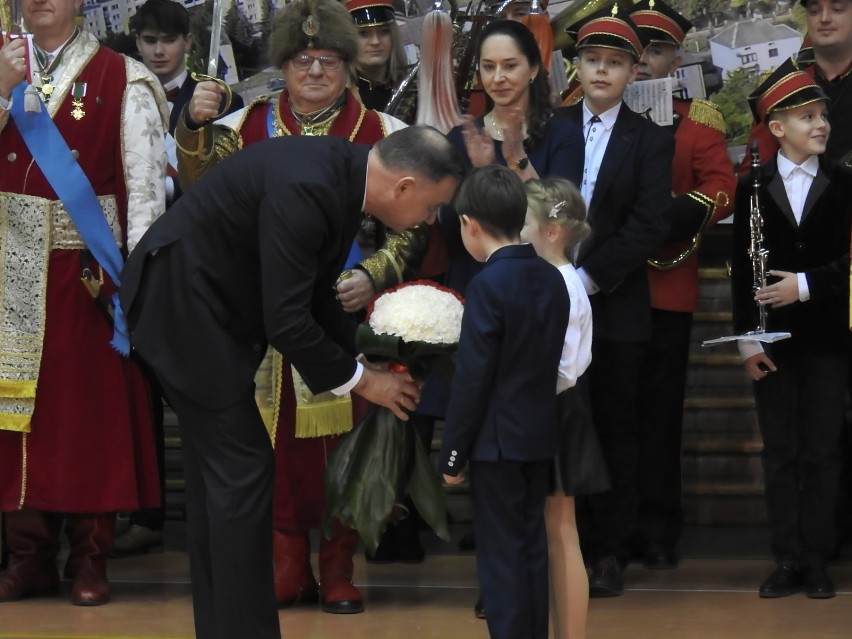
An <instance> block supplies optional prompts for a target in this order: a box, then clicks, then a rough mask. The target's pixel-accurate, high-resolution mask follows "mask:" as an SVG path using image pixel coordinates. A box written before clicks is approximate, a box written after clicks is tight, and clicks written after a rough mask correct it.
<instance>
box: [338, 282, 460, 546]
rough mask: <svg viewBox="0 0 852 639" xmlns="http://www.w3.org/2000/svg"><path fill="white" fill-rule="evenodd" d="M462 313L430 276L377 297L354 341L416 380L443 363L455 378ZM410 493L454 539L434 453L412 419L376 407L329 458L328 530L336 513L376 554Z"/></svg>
mask: <svg viewBox="0 0 852 639" xmlns="http://www.w3.org/2000/svg"><path fill="white" fill-rule="evenodd" d="M463 312H464V304H463V300H462V298H461V297H460V296H459V295H458V294H457V293H456V292H455V291H452V290H450V289H447V288H444V287H442V286H438V285H437V284H434V283H433V282H429V281H421V280H418V281H415V282H409V283H406V284H402V285H401V286H398V287H395V288H392V289H388V290H387V291H385V292H384V293H382V294H381V295H379V296H378V297H377V298H376V299H374V300H373V302H372V303H371V304H370V307H369V308H368V310H367V322H365V323H363V324H361V325H360V326H359V327H358V333H357V334H356V338H355V341H356V344H357V346H358V349H359V350H360V351H361V352H362V353H364V354H365V355H368V356H374V357H379V358H382V359H384V360H389V361H390V362H391V365H390V366H391V369H392V370H397V371H401V370H407V371H409V372H410V374H411V376H412V377H414V378H415V379H417V380H423V379H425V377H426V375H427V374H428V372H429V371H430V370H431V369H432V367H433V366H442V367H445V370H446V372H447V374H448V375H451V374H452V358H453V355H454V354H455V350H456V345H457V343H458V339H459V334H460V333H461V318H462V313H463ZM406 494H408V495H410V496H411V499H412V501H413V502H414V505H415V506H416V507H417V511H418V512H419V513H420V516H421V517H422V518H423V521H425V522H426V523H428V524H429V525H430V526H431V527H432V529H433V530H434V531H435V532H436V534H437V535H438V536H439V537H440V538H441V539H445V540H446V539H449V531H448V530H447V507H446V497H445V493H444V489H443V487H442V486H441V481H440V479H439V478H438V475H437V473H436V472H435V470H434V468H433V466H432V464H431V462H430V460H429V454H428V452H427V451H426V450H424V448H423V445H422V444H421V443H420V439H419V438H418V437H417V435H416V433H414V432H413V429H412V428H411V427H410V426H409V425H408V424H406V423H405V422H403V421H402V420H400V419H398V418H397V417H396V416H395V415H394V414H393V413H392V412H391V411H390V410H388V409H386V408H383V407H380V406H373V407H372V408H371V409H370V411H369V412H368V413H367V415H366V416H365V417H364V419H362V420H361V422H359V423H358V425H357V426H356V427H355V428H353V429H352V430H351V431H350V432H349V433H347V434H346V435H344V436H343V438H342V439H341V441H340V443H339V444H338V446H337V447H336V448H335V450H334V452H333V453H332V455H331V457H330V458H329V462H328V468H327V469H326V509H325V516H324V524H325V528H326V531H327V532H328V531H330V529H331V523H332V521H333V520H334V519H335V518H338V519H340V520H341V522H343V523H344V524H346V525H348V526H351V527H352V528H355V529H356V530H358V532H359V533H360V535H361V539H362V541H363V542H364V545H365V546H366V547H367V549H368V550H370V551H375V549H376V547H377V546H378V544H379V539H380V538H381V535H382V533H383V532H384V529H385V527H386V526H387V524H388V522H389V520H390V519H391V518H392V516H393V513H394V505H395V504H397V503H398V502H401V501H402V499H403V498H404V497H405V495H406Z"/></svg>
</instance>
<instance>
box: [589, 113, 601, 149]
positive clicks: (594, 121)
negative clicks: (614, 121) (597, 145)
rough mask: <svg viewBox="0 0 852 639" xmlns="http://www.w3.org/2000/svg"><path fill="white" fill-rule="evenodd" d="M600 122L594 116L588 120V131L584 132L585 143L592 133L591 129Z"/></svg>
mask: <svg viewBox="0 0 852 639" xmlns="http://www.w3.org/2000/svg"><path fill="white" fill-rule="evenodd" d="M600 121H601V119H600V118H599V117H598V116H596V115H593V116H592V118H591V119H590V120H589V130H588V131H587V132H586V142H587V143H588V141H589V135H590V134H591V133H592V127H593V126H594V125H595V124H597V123H598V122H600Z"/></svg>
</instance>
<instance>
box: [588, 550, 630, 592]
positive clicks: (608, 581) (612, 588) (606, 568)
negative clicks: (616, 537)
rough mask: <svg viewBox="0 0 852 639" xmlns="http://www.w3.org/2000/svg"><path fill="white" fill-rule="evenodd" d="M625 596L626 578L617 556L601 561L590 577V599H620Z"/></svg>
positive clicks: (610, 556)
mask: <svg viewBox="0 0 852 639" xmlns="http://www.w3.org/2000/svg"><path fill="white" fill-rule="evenodd" d="M623 594H624V577H622V575H621V565H620V564H619V563H618V559H616V558H615V555H609V556H607V557H604V558H603V559H601V560H600V561H599V562H598V563H597V564H595V567H594V568H593V569H592V574H591V575H590V576H589V597H618V596H620V595H623Z"/></svg>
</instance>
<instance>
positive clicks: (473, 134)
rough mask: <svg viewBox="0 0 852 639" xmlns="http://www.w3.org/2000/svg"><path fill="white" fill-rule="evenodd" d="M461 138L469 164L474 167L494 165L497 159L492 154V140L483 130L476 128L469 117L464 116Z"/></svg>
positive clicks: (494, 154) (493, 153)
mask: <svg viewBox="0 0 852 639" xmlns="http://www.w3.org/2000/svg"><path fill="white" fill-rule="evenodd" d="M462 138H464V146H465V149H466V150H467V155H468V157H469V158H470V162H471V164H473V166H474V167H480V166H488V165H489V164H494V161H495V159H496V157H497V155H496V153H495V152H494V139H493V138H492V137H491V135H490V134H489V133H488V131H486V130H485V128H482V129H480V128H479V127H477V126H476V123H475V122H474V119H473V118H472V117H471V116H466V117H465V120H464V124H462Z"/></svg>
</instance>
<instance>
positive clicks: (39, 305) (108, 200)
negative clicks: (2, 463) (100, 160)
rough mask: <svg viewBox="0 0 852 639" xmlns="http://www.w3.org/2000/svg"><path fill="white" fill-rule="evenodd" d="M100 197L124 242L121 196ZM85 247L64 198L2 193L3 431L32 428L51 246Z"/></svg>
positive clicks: (0, 348) (0, 360)
mask: <svg viewBox="0 0 852 639" xmlns="http://www.w3.org/2000/svg"><path fill="white" fill-rule="evenodd" d="M98 200H99V201H100V204H101V206H102V207H103V210H104V214H105V215H106V218H107V221H108V223H109V225H110V228H111V229H112V231H113V236H114V237H115V238H116V242H117V243H118V244H119V245H120V244H121V227H120V224H119V221H118V208H117V206H116V201H115V197H114V196H103V197H99V198H98ZM85 247H86V245H85V244H84V243H83V240H82V238H81V237H80V234H79V232H78V231H77V228H76V227H75V226H74V223H73V222H72V221H71V218H70V217H69V216H68V213H67V211H66V210H65V207H64V206H63V205H62V203H61V202H60V201H58V200H48V199H45V198H40V197H34V196H29V195H18V194H16V193H0V430H13V431H18V432H25V433H26V432H29V430H30V421H31V419H32V413H33V407H34V405H35V394H36V386H37V383H38V371H39V367H40V366H41V352H42V344H43V342H44V323H45V307H46V304H47V267H48V259H49V257H50V251H51V250H54V249H84V248H85Z"/></svg>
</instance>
